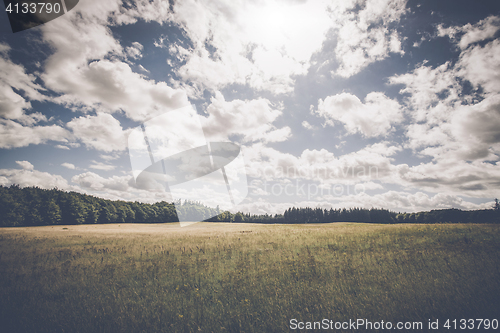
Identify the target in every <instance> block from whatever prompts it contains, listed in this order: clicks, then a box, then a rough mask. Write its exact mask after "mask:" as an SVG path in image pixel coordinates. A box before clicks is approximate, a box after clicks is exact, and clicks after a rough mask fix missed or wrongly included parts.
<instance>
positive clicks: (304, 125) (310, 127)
mask: <svg viewBox="0 0 500 333" xmlns="http://www.w3.org/2000/svg"><path fill="white" fill-rule="evenodd" d="M301 125H302V127H304V128H305V129H308V130H312V129H313V128H314V127H313V125H311V124H309V122H308V121H307V120H304V121H303V122H302V123H301Z"/></svg>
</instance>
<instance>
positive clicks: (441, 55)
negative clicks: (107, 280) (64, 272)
mask: <svg viewBox="0 0 500 333" xmlns="http://www.w3.org/2000/svg"><path fill="white" fill-rule="evenodd" d="M0 6H1V5H0ZM0 19H2V20H4V22H3V23H2V25H5V16H0ZM0 31H1V32H0V185H3V186H10V185H12V184H19V185H20V186H22V187H25V186H38V187H41V188H54V187H57V188H59V189H62V190H66V191H76V192H80V193H87V194H91V195H95V196H98V197H102V198H106V199H112V200H127V201H141V202H151V203H152V202H157V201H162V200H167V201H168V200H172V195H171V193H170V192H169V191H166V190H165V189H159V188H156V187H155V188H147V187H145V186H141V184H139V183H138V182H137V181H136V179H135V177H134V172H133V170H132V165H131V160H130V155H129V152H130V151H131V150H130V149H131V147H130V137H131V135H132V134H133V133H134V129H136V128H141V127H138V126H141V124H145V123H148V121H149V123H150V124H152V123H155V122H156V120H155V119H160V118H161V117H163V116H165V115H168V117H170V118H169V119H170V121H169V122H167V123H165V125H164V126H163V127H162V128H163V130H164V131H165V132H169V131H174V129H175V128H177V129H179V128H182V129H183V131H184V132H185V136H186V137H187V138H192V137H193V135H194V134H192V133H190V132H189V131H190V127H189V126H185V127H179V126H178V125H176V124H180V123H182V122H181V120H180V118H179V119H177V118H176V117H177V115H179V114H181V113H180V112H179V111H178V110H185V109H186V107H187V109H191V110H195V112H196V114H197V118H198V119H199V123H200V126H201V128H202V129H203V134H204V136H205V138H206V140H207V141H209V142H232V143H235V144H237V145H238V146H240V147H241V156H242V159H243V161H244V162H243V164H244V166H242V167H243V168H244V170H245V173H246V175H247V182H248V195H247V196H246V197H245V198H244V200H242V201H241V202H240V203H239V204H237V205H236V206H234V207H232V210H233V211H243V212H250V213H253V214H264V213H271V214H275V213H282V212H283V211H284V210H285V209H287V208H288V207H294V206H295V207H313V208H314V207H322V208H330V207H333V208H342V207H347V208H349V207H364V208H371V207H378V208H386V209H390V210H393V211H396V212H415V211H423V210H431V209H443V208H459V209H484V208H490V207H491V206H492V202H493V199H494V198H496V197H500V162H499V160H500V158H499V156H500V155H499V154H500V38H499V37H500V2H499V1H497V0H491V1H485V0H478V1H464V0H450V1H447V0H440V1H416V0H366V1H361V0H337V1H335V0H330V1H321V0H318V1H313V0H309V1H304V0H287V1H286V0H271V1H259V0H254V1H234V0H221V1H213V0H210V1H209V0H206V1H205V0H198V1H195V0H182V1H172V0H170V1H157V0H154V1H149V0H138V1H120V0H107V1H100V0H80V1H79V3H78V4H77V5H76V7H75V8H73V9H72V10H71V11H69V12H68V13H67V14H65V15H63V16H61V17H59V18H57V19H55V20H53V21H50V22H48V23H46V24H44V25H41V26H38V27H35V28H32V29H29V30H25V31H22V32H17V33H12V32H9V31H7V30H5V29H3V30H0ZM157 117H160V118H157ZM162 119H163V118H162ZM165 119H166V118H165ZM158 124H160V123H158ZM193 131H195V130H193ZM193 133H194V132H193ZM200 195H205V196H207V197H209V196H211V194H210V193H209V192H200Z"/></svg>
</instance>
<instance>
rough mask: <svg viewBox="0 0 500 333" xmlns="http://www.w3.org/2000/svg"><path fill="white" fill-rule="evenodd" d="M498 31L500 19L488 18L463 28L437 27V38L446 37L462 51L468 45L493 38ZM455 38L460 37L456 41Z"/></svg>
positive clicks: (495, 17)
mask: <svg viewBox="0 0 500 333" xmlns="http://www.w3.org/2000/svg"><path fill="white" fill-rule="evenodd" d="M499 29H500V17H498V16H489V17H487V18H485V19H484V20H481V21H479V22H478V23H476V24H474V25H472V24H470V23H467V24H466V25H464V26H461V27H459V26H452V27H448V28H444V27H443V25H439V26H438V30H437V35H438V36H441V37H443V36H448V37H450V38H451V39H452V40H453V41H455V42H457V43H458V46H459V47H460V48H461V49H462V50H463V49H466V48H467V47H469V45H471V44H474V43H477V42H481V41H483V40H487V39H490V38H493V37H494V36H495V34H496V32H497V31H498V30H499ZM457 36H460V38H459V39H458V37H457Z"/></svg>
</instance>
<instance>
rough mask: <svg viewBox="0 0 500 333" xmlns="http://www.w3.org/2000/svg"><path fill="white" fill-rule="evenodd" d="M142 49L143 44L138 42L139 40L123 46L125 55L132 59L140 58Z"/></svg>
mask: <svg viewBox="0 0 500 333" xmlns="http://www.w3.org/2000/svg"><path fill="white" fill-rule="evenodd" d="M143 49H144V46H143V45H142V44H141V43H139V42H133V43H132V46H128V47H126V48H125V52H126V53H127V55H128V56H129V57H130V58H132V59H135V60H137V59H140V58H142V53H141V52H142V50H143Z"/></svg>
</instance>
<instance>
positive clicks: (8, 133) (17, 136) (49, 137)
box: [0, 119, 71, 149]
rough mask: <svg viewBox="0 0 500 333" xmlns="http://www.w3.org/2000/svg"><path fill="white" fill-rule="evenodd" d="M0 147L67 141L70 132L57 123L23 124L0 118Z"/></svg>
mask: <svg viewBox="0 0 500 333" xmlns="http://www.w3.org/2000/svg"><path fill="white" fill-rule="evenodd" d="M0 137H1V138H2V140H1V141H0V148H7V149H9V148H19V147H26V146H29V145H30V144H35V145H36V144H42V143H46V142H48V141H59V142H67V141H68V140H69V139H70V138H71V134H70V133H69V132H68V131H67V130H65V129H64V128H62V127H60V126H57V125H50V126H23V125H21V124H18V123H16V122H14V121H12V120H3V119H0Z"/></svg>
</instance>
